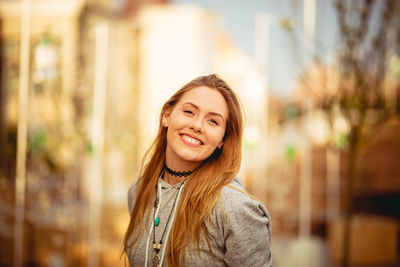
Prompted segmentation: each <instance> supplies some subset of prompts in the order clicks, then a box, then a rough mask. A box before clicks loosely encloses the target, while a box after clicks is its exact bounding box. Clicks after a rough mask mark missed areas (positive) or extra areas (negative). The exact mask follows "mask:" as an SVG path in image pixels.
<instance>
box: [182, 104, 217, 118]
mask: <svg viewBox="0 0 400 267" xmlns="http://www.w3.org/2000/svg"><path fill="white" fill-rule="evenodd" d="M182 105H191V106H193V107H194V108H195V109H197V110H199V109H200V108H199V107H198V106H196V105H195V104H193V103H192V102H185V103H183V104H182ZM209 114H211V115H215V116H219V117H221V119H222V121H225V119H224V116H222V115H221V114H219V113H217V112H209Z"/></svg>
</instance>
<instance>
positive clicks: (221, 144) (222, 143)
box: [217, 141, 224, 149]
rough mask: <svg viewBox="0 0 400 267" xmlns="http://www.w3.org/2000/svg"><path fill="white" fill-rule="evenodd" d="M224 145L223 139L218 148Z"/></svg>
mask: <svg viewBox="0 0 400 267" xmlns="http://www.w3.org/2000/svg"><path fill="white" fill-rule="evenodd" d="M223 145H224V141H221V143H219V144H218V146H217V147H218V149H222V146H223Z"/></svg>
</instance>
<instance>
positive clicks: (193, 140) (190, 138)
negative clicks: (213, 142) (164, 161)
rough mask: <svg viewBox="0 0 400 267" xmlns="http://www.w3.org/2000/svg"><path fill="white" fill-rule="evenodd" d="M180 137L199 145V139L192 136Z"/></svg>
mask: <svg viewBox="0 0 400 267" xmlns="http://www.w3.org/2000/svg"><path fill="white" fill-rule="evenodd" d="M182 138H183V139H185V140H186V141H188V142H190V143H192V144H196V145H200V141H199V140H196V139H194V138H192V137H189V136H187V135H182Z"/></svg>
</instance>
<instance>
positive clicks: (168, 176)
mask: <svg viewBox="0 0 400 267" xmlns="http://www.w3.org/2000/svg"><path fill="white" fill-rule="evenodd" d="M187 178H189V176H188V177H179V176H178V177H177V176H173V175H171V174H169V173H168V172H166V171H165V172H164V181H166V182H167V183H169V184H170V185H175V184H177V183H180V182H182V181H185V180H186V179H187Z"/></svg>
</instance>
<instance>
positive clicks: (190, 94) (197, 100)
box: [178, 86, 228, 118]
mask: <svg viewBox="0 0 400 267" xmlns="http://www.w3.org/2000/svg"><path fill="white" fill-rule="evenodd" d="M181 105H193V106H195V107H196V108H199V109H204V110H207V111H209V112H216V113H220V114H221V115H223V117H224V118H227V116H228V105H227V103H226V100H225V98H224V97H223V95H222V94H221V93H220V92H219V91H218V90H216V89H213V88H210V87H207V86H200V87H196V88H193V89H191V90H189V91H187V92H185V93H184V94H183V95H182V97H181V98H180V99H179V101H178V106H181Z"/></svg>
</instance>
